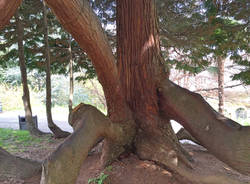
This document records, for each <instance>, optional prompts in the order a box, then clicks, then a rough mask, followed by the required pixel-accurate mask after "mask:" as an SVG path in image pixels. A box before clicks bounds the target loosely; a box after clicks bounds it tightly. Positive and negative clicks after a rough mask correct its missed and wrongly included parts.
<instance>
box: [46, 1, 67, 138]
mask: <svg viewBox="0 0 250 184" xmlns="http://www.w3.org/2000/svg"><path fill="white" fill-rule="evenodd" d="M43 23H44V42H45V57H46V113H47V121H48V126H49V129H50V130H51V131H52V132H53V134H54V135H55V137H56V138H63V137H67V136H68V135H70V133H69V132H65V131H62V130H61V129H60V128H59V127H58V126H57V125H56V124H55V123H54V122H53V119H52V113H51V74H50V70H51V69H50V53H49V41H48V23H47V8H46V5H45V3H44V1H43Z"/></svg>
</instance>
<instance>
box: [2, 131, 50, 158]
mask: <svg viewBox="0 0 250 184" xmlns="http://www.w3.org/2000/svg"><path fill="white" fill-rule="evenodd" d="M53 141H54V139H53V138H52V137H51V136H48V135H47V136H42V137H33V136H31V135H30V133H29V132H28V131H27V130H12V129H6V128H0V147H2V148H4V149H5V150H7V151H9V152H11V153H17V152H23V151H27V150H29V148H33V147H40V148H41V147H42V146H43V145H46V144H45V143H53Z"/></svg>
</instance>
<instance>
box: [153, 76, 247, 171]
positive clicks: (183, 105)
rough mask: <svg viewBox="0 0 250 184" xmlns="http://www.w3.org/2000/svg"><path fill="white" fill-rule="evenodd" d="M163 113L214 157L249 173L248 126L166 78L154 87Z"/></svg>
mask: <svg viewBox="0 0 250 184" xmlns="http://www.w3.org/2000/svg"><path fill="white" fill-rule="evenodd" d="M158 94H159V98H160V100H159V106H160V111H161V113H162V116H163V117H165V116H166V117H170V118H171V119H174V120H175V121H177V122H179V123H180V124H181V125H182V126H183V127H184V128H185V129H186V130H187V131H188V132H189V133H190V134H191V135H192V136H193V137H194V138H195V139H196V140H197V141H198V142H199V143H200V144H201V145H203V146H204V147H205V148H207V149H208V151H209V152H210V153H212V154H213V155H215V156H216V157H217V158H218V159H220V160H221V161H223V162H224V163H226V164H228V165H229V166H231V167H232V168H234V169H236V170H237V171H239V172H241V173H243V174H247V175H249V174H250V159H249V155H250V146H249V142H250V127H243V126H241V125H239V124H238V123H236V122H234V121H233V120H231V119H228V118H226V117H224V116H222V115H220V114H219V113H218V112H216V111H214V110H213V108H212V107H211V106H210V105H209V104H208V103H207V102H206V101H205V100H204V99H203V98H202V97H201V96H200V95H199V94H196V93H193V92H190V91H188V90H187V89H184V88H181V87H179V86H177V85H176V84H174V83H172V82H171V81H169V80H165V81H164V82H162V84H161V87H160V88H159V89H158Z"/></svg>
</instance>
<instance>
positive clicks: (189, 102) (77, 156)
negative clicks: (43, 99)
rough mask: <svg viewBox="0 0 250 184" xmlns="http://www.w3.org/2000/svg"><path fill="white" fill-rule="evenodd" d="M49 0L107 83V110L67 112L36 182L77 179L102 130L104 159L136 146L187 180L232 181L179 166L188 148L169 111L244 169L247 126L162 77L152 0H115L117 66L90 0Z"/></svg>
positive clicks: (142, 154)
mask: <svg viewBox="0 0 250 184" xmlns="http://www.w3.org/2000/svg"><path fill="white" fill-rule="evenodd" d="M46 2H47V3H48V4H49V5H50V7H51V8H52V9H53V11H54V13H55V14H56V15H57V16H58V18H59V19H60V21H61V23H62V24H63V25H64V26H65V28H66V29H67V30H68V31H69V32H70V33H71V34H72V35H73V37H74V38H75V39H76V40H77V41H78V43H79V44H80V46H81V47H82V48H83V49H85V51H86V52H87V53H88V54H89V56H90V58H91V60H92V62H93V64H94V66H95V69H96V71H97V74H98V78H99V80H100V82H101V84H102V86H103V89H104V93H105V97H106V100H107V105H108V112H109V118H108V117H105V116H104V115H103V114H101V113H100V112H99V111H97V110H96V109H95V108H93V107H91V106H86V105H80V106H78V107H76V108H75V109H74V110H73V112H72V115H71V117H70V119H71V123H72V124H73V126H74V129H75V133H74V134H72V135H71V136H70V137H69V138H68V139H67V140H66V141H65V143H64V144H62V145H61V146H60V147H59V148H58V149H57V150H56V151H55V152H54V153H53V154H52V155H51V156H50V157H49V158H48V159H47V160H46V162H45V163H44V166H43V177H42V178H43V179H42V181H41V183H46V184H59V183H60V184H64V183H65V184H66V183H67V184H69V183H74V182H75V181H76V177H77V175H78V172H79V168H80V166H81V164H82V162H83V161H84V159H85V158H86V156H87V153H88V151H89V149H91V147H92V146H93V145H94V144H95V143H96V142H97V141H98V140H99V139H100V138H105V140H106V143H105V145H104V149H105V151H104V154H103V155H102V159H103V160H106V161H107V160H108V161H109V160H111V161H112V159H114V158H116V157H117V156H118V155H119V154H120V153H121V152H122V151H123V150H124V149H128V148H130V149H131V148H135V150H133V151H135V152H136V153H137V154H138V155H139V156H140V158H143V159H150V160H153V161H155V162H156V163H160V164H161V165H165V166H168V167H169V168H171V169H173V170H175V171H177V172H178V173H179V175H181V176H184V177H186V178H188V180H186V181H185V182H186V183H191V182H189V181H195V182H196V183H209V184H212V183H214V184H218V183H237V182H231V181H228V180H227V179H225V178H223V179H221V178H215V179H214V178H213V179H211V177H208V179H207V178H205V179H204V178H201V177H200V176H197V175H195V174H190V171H189V170H187V169H183V167H179V166H180V165H181V166H184V165H182V163H187V161H186V156H184V155H185V154H184V153H185V152H184V151H183V150H182V148H181V147H180V145H179V143H178V141H177V140H176V137H175V135H174V134H173V131H172V129H171V127H170V124H169V119H174V120H176V121H178V122H180V123H181V124H182V125H183V126H184V127H185V128H186V129H187V130H188V131H189V132H190V133H191V134H192V136H193V137H194V138H195V139H196V140H197V141H199V142H200V143H201V144H202V145H204V146H205V147H206V148H207V149H208V150H209V151H210V152H211V153H213V154H214V155H215V156H217V157H218V158H219V159H221V160H222V161H224V162H225V163H227V164H228V165H230V166H232V167H233V168H235V169H237V170H238V171H240V172H242V173H246V174H249V172H250V164H249V163H250V157H249V153H250V147H249V142H250V141H249V140H250V137H249V136H250V128H249V127H241V126H240V125H238V124H236V123H235V122H232V121H230V120H227V119H225V118H224V117H222V116H219V115H218V113H216V112H214V111H213V110H212V108H211V107H210V106H209V105H208V104H207V103H206V102H205V101H204V100H203V99H202V98H201V97H200V96H199V95H197V94H194V93H191V92H189V91H188V90H185V89H183V88H180V87H178V86H177V85H175V84H173V83H172V82H170V81H169V80H168V79H166V77H165V75H166V74H165V72H164V70H163V68H164V67H163V65H162V63H161V57H160V53H159V40H158V36H157V35H158V30H157V23H156V17H155V15H156V13H155V8H154V0H118V1H117V12H118V15H117V17H118V20H117V23H118V68H119V70H118V69H117V66H116V63H115V58H114V56H113V54H112V51H111V48H110V46H109V44H108V42H107V39H106V36H105V35H104V33H103V31H102V29H101V25H100V23H99V22H98V21H97V18H96V16H95V15H94V12H93V11H92V10H91V8H90V6H89V2H88V1H87V0H81V1H80V0H78V1H77V0H76V1H71V0H64V1H62V0H53V1H52V0H47V1H46ZM139 70H141V71H139ZM164 77H165V79H164ZM197 112H199V114H198V113H197ZM223 119H224V120H223ZM134 122H135V124H136V126H135V125H134ZM135 134H136V136H135ZM83 140H84V141H85V142H84V143H83ZM131 145H134V146H131ZM106 153H107V154H106ZM179 161H181V162H179ZM185 165H186V164H185Z"/></svg>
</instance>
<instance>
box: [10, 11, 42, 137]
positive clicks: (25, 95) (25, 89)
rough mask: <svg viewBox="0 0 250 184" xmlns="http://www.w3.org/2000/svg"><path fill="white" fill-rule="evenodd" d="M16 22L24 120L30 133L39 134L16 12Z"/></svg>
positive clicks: (20, 24)
mask: <svg viewBox="0 0 250 184" xmlns="http://www.w3.org/2000/svg"><path fill="white" fill-rule="evenodd" d="M15 19H16V24H17V29H16V31H17V37H18V58H19V66H20V71H21V78H22V85H23V96H22V99H23V105H24V111H25V120H26V123H27V127H28V130H29V132H30V133H31V134H32V135H36V136H39V135H41V134H42V132H41V131H39V130H38V129H37V128H36V127H35V123H34V121H33V118H32V110H31V105H30V94H29V87H28V80H27V71H26V64H25V58H24V46H23V37H24V28H23V25H22V21H21V20H20V18H19V15H18V12H17V13H16V15H15Z"/></svg>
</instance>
